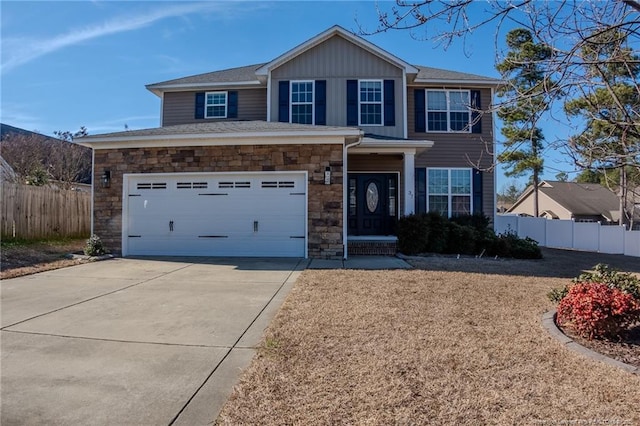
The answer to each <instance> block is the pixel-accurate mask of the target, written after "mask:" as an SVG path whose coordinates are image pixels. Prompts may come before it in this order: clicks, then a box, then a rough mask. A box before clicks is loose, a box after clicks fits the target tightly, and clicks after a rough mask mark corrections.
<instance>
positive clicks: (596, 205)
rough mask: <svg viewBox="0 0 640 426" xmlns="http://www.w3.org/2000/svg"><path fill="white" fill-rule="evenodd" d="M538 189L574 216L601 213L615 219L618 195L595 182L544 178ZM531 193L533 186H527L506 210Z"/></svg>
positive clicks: (609, 218) (607, 217) (511, 209)
mask: <svg viewBox="0 0 640 426" xmlns="http://www.w3.org/2000/svg"><path fill="white" fill-rule="evenodd" d="M538 191H539V192H540V193H542V194H545V195H546V196H547V197H549V198H551V199H552V200H554V201H555V202H556V203H558V204H560V205H561V206H562V207H564V208H565V209H567V210H568V211H570V212H571V213H572V214H573V215H574V216H594V215H601V216H603V217H604V218H606V219H608V220H617V216H618V214H617V211H618V208H619V200H618V196H617V195H616V194H614V193H613V192H611V191H610V190H609V189H607V188H605V187H604V186H602V185H599V184H597V183H577V182H556V181H549V180H545V181H542V182H540V184H539V185H538ZM532 193H533V187H532V186H529V187H528V188H527V189H526V190H525V192H524V193H523V194H522V195H521V196H520V198H519V199H518V201H516V203H515V204H514V205H513V206H512V207H511V208H510V209H509V210H508V212H511V211H513V210H514V209H515V208H516V207H517V206H518V205H520V204H521V203H522V202H523V201H524V200H525V199H526V198H528V197H529V196H531V194H532Z"/></svg>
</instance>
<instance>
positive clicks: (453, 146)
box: [407, 86, 495, 217]
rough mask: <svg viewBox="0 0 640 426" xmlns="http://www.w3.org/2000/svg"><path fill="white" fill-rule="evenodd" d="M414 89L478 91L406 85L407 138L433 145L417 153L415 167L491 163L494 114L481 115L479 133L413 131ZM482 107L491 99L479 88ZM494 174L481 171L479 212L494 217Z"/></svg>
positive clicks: (486, 164) (483, 167) (472, 166)
mask: <svg viewBox="0 0 640 426" xmlns="http://www.w3.org/2000/svg"><path fill="white" fill-rule="evenodd" d="M416 89H434V90H477V88H475V87H461V86H456V87H452V86H445V87H443V86H438V87H436V86H424V87H416V86H410V87H407V100H408V104H407V106H408V111H409V113H408V117H407V124H408V128H409V129H408V130H409V139H419V140H430V141H433V142H434V144H433V147H431V148H429V149H427V150H426V151H424V152H422V153H421V154H419V155H416V158H415V166H416V167H442V168H456V167H460V168H474V167H475V165H479V166H480V167H481V168H482V169H489V168H490V167H491V165H492V163H493V155H492V151H493V141H494V135H493V116H492V114H491V113H487V114H483V115H482V119H481V120H482V121H481V122H482V124H481V126H482V132H481V133H454V132H416V131H415V96H414V93H415V92H414V91H415V90H416ZM480 102H481V107H482V108H485V109H488V107H489V106H490V105H491V103H492V102H493V99H492V98H491V89H487V88H484V89H480ZM493 180H494V173H493V172H489V171H484V172H483V174H482V211H483V212H484V214H485V215H487V216H489V217H493V214H494V210H495V189H494V183H493Z"/></svg>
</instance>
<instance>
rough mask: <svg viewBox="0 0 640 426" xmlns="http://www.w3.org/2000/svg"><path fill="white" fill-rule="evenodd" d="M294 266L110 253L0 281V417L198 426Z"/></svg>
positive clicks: (220, 396)
mask: <svg viewBox="0 0 640 426" xmlns="http://www.w3.org/2000/svg"><path fill="white" fill-rule="evenodd" d="M306 264H307V261H304V260H302V261H301V260H298V259H263V260H260V259H246V260H242V259H211V258H206V259H198V258H175V259H171V258H162V259H156V260H153V259H113V260H107V261H103V262H98V263H90V264H85V265H79V266H74V267H70V268H65V269H59V270H56V271H50V272H44V273H40V274H35V275H30V276H27V277H21V278H15V279H11V280H5V281H3V282H2V283H1V288H0V289H1V291H2V294H1V301H2V305H1V307H2V315H1V318H2V320H1V326H2V333H1V343H2V364H1V374H2V389H1V395H0V396H1V401H2V406H1V407H0V409H1V413H0V423H1V424H2V425H3V426H6V425H14V424H48V425H56V424H82V425H94V424H95V425H97V424H99V425H104V424H118V425H130V424H135V425H147V424H154V425H157V424H165V425H167V424H184V425H200V424H210V423H211V422H213V421H214V420H215V418H216V417H217V415H218V412H219V410H220V408H221V407H222V405H223V404H224V402H225V401H226V400H227V398H228V396H229V394H230V393H231V390H232V387H233V385H234V384H235V383H236V382H237V380H238V378H239V376H240V373H241V371H242V369H244V368H246V367H247V366H248V365H249V363H250V361H251V359H252V357H253V355H254V354H255V350H254V349H253V348H254V347H255V346H256V345H257V344H259V342H260V339H261V336H262V333H263V330H264V329H265V327H266V326H267V325H268V324H269V322H270V321H271V319H272V317H273V315H274V314H275V312H276V311H277V309H278V308H279V307H280V305H281V303H282V302H283V300H284V297H285V296H286V295H287V293H288V291H289V290H290V288H291V287H292V286H293V283H294V282H295V280H296V279H297V276H298V275H299V273H300V271H301V270H302V269H304V267H305V266H306Z"/></svg>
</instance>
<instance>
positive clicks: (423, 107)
mask: <svg viewBox="0 0 640 426" xmlns="http://www.w3.org/2000/svg"><path fill="white" fill-rule="evenodd" d="M413 96H414V99H415V110H416V132H422V133H424V132H426V131H427V104H426V102H427V99H426V96H425V91H424V89H416V90H414V92H413Z"/></svg>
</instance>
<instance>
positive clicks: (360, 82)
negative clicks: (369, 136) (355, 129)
mask: <svg viewBox="0 0 640 426" xmlns="http://www.w3.org/2000/svg"><path fill="white" fill-rule="evenodd" d="M362 83H380V102H362V101H361V100H360V90H361V85H362ZM363 103H364V104H367V105H369V104H373V105H375V104H378V103H379V104H380V124H362V104H363ZM358 126H370V127H382V126H384V80H376V79H364V80H358Z"/></svg>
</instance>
